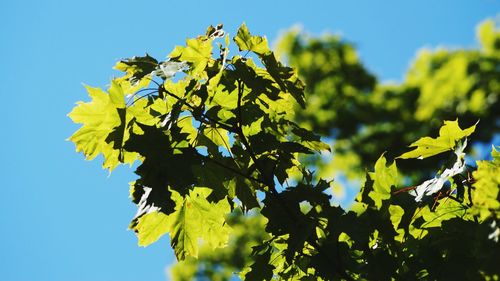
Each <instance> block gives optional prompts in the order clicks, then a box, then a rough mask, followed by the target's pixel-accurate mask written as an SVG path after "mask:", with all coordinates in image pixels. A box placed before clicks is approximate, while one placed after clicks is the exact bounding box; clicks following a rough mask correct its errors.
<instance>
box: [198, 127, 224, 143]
mask: <svg viewBox="0 0 500 281" xmlns="http://www.w3.org/2000/svg"><path fill="white" fill-rule="evenodd" d="M202 134H203V135H204V136H206V137H207V138H208V139H209V140H211V141H212V142H213V143H214V144H215V145H218V146H222V147H224V148H229V135H228V132H227V131H226V130H225V129H221V128H217V127H209V126H204V127H203V129H202Z"/></svg>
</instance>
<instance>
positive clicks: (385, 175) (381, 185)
mask: <svg viewBox="0 0 500 281" xmlns="http://www.w3.org/2000/svg"><path fill="white" fill-rule="evenodd" d="M386 163H387V160H386V159H385V157H384V155H383V154H382V155H381V156H380V158H379V159H378V160H377V162H376V163H375V172H373V173H369V175H370V178H371V179H372V180H373V190H372V191H370V192H369V193H368V196H370V198H372V199H373V201H374V202H375V207H376V208H377V209H380V208H381V207H382V201H383V200H387V199H389V198H390V197H391V187H393V186H397V184H398V182H399V180H398V168H397V167H396V162H393V163H392V164H391V165H389V166H386Z"/></svg>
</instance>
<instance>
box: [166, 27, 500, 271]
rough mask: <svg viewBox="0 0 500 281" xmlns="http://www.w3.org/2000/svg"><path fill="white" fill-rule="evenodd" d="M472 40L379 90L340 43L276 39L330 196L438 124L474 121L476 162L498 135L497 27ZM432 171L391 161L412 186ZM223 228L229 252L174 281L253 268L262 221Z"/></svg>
mask: <svg viewBox="0 0 500 281" xmlns="http://www.w3.org/2000/svg"><path fill="white" fill-rule="evenodd" d="M477 39H478V41H479V47H478V48H471V49H464V48H454V49H449V48H442V47H440V48H437V49H434V50H431V49H422V50H420V51H419V52H418V53H417V55H416V58H415V59H414V60H413V62H412V63H411V65H410V66H409V69H408V71H407V73H406V75H405V77H404V79H403V81H402V82H400V83H387V82H385V83H381V82H380V81H377V78H376V74H374V73H371V72H370V71H369V70H368V69H366V67H365V66H364V65H363V63H362V62H361V61H360V59H359V56H358V54H357V53H356V49H355V46H354V45H353V44H352V43H350V42H348V41H346V40H343V39H341V38H340V36H336V35H331V34H325V35H323V36H320V37H314V36H310V35H308V34H307V33H305V32H303V31H301V30H300V29H297V28H293V29H291V30H289V31H287V32H286V33H284V34H283V35H282V37H281V38H280V39H279V40H278V42H277V44H276V46H275V49H276V53H277V54H279V55H280V56H281V59H283V60H285V61H286V62H287V63H288V64H289V65H291V66H292V67H294V68H296V69H297V70H298V73H299V75H300V77H301V78H302V80H303V81H304V82H305V84H306V99H307V108H306V109H305V110H299V108H297V111H296V114H295V115H296V117H295V118H296V121H297V122H298V123H300V124H301V125H302V126H303V127H306V128H309V129H312V130H313V131H315V132H316V133H318V134H320V135H322V136H323V138H324V139H325V140H328V141H329V142H330V143H331V145H332V148H333V151H332V154H331V155H315V156H309V157H308V158H307V159H303V160H304V161H305V162H306V163H307V164H308V165H309V166H310V167H311V169H313V170H315V171H316V175H317V176H318V177H322V178H330V179H335V180H336V184H337V190H338V191H340V192H342V191H345V189H346V188H347V189H348V188H353V187H355V188H359V186H360V183H361V182H362V181H363V178H364V176H365V173H366V171H367V170H369V169H371V167H373V165H374V163H375V162H376V160H377V159H378V158H379V157H380V155H381V154H382V153H384V152H386V157H387V158H394V157H396V156H397V155H401V154H402V153H403V152H405V151H407V146H408V145H409V144H410V143H411V142H413V141H415V140H416V139H418V138H420V137H422V136H427V135H435V133H436V132H437V131H438V129H439V127H440V126H441V125H442V122H443V120H455V119H457V118H458V119H459V120H460V122H461V123H462V124H461V127H468V126H471V125H473V124H474V123H476V122H477V121H478V120H480V124H479V126H478V129H477V130H476V132H475V133H474V135H473V136H472V140H473V141H474V142H473V145H472V153H470V154H469V155H472V156H473V157H476V158H481V157H484V155H483V154H482V150H483V149H482V147H484V145H483V144H485V143H488V144H491V143H492V142H493V139H494V138H495V136H497V137H498V134H499V132H500V29H499V26H498V22H495V21H494V20H492V19H488V20H486V21H484V22H482V23H480V24H479V25H478V28H477ZM486 151H488V152H489V148H488V149H486ZM441 160H442V161H445V160H446V159H441ZM438 162H439V161H438ZM472 162H473V161H471V163H472ZM437 167H438V166H437V165H436V159H433V160H432V162H430V161H429V162H428V161H426V160H414V161H404V162H401V163H398V168H399V169H400V171H402V172H403V173H404V174H405V175H406V176H407V178H408V179H410V180H411V181H412V182H414V181H418V180H421V179H422V178H424V177H428V176H429V175H431V176H433V173H434V172H435V171H436V169H437ZM339 179H340V180H339ZM351 193H354V194H355V192H351ZM351 199H352V198H345V200H347V203H346V201H344V204H347V205H346V206H348V203H349V202H350V201H349V200H351ZM338 201H339V202H340V201H341V200H338ZM230 221H231V226H232V227H233V228H234V229H235V231H234V234H235V235H234V237H232V239H231V241H230V243H229V246H228V247H226V248H223V249H218V250H216V251H212V250H209V249H208V248H207V249H204V250H202V251H201V252H200V255H199V258H198V260H195V259H188V260H185V261H183V262H180V263H177V264H175V265H174V266H173V267H172V268H171V271H170V273H171V278H172V280H193V279H196V280H231V279H234V278H237V276H238V275H237V274H238V272H240V271H241V270H243V269H244V268H245V266H247V265H248V264H250V263H251V262H252V260H251V252H252V248H251V247H252V246H254V245H256V244H258V243H260V242H262V241H263V240H264V239H265V238H266V237H265V235H266V234H265V232H264V231H263V228H264V226H265V223H266V222H265V219H264V218H263V217H261V216H260V215H259V214H256V213H255V214H254V215H251V216H248V215H246V216H243V215H242V214H241V213H234V214H232V217H231V219H230Z"/></svg>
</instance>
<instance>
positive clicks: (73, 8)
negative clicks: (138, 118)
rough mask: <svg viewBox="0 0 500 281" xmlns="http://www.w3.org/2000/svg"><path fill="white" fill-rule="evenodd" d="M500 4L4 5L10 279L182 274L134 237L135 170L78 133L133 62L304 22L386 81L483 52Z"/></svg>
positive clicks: (161, 248) (3, 259) (123, 279)
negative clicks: (79, 104) (78, 114)
mask: <svg viewBox="0 0 500 281" xmlns="http://www.w3.org/2000/svg"><path fill="white" fill-rule="evenodd" d="M375 2H377V3H375ZM499 12H500V0H474V1H472V0H470V1H466V0H463V1H457V0H454V1H448V0H441V1H435V0H434V1H431V0H420V1H400V0H399V1H397V0H394V1H370V0H358V1H270V0H267V1H255V0H253V1H246V2H241V4H237V3H236V2H234V1H175V2H173V1H168V0H164V1H142V2H140V1H124V0H120V1H118V0H109V1H105V0H99V1H97V0H87V1H68V0H66V1H55V0H45V1H35V0H33V1H23V0H10V1H9V0H5V1H2V2H1V4H0V58H1V62H0V82H1V83H0V98H1V99H0V101H1V102H2V106H1V113H2V116H4V119H3V120H4V121H5V122H4V123H2V125H1V129H0V157H1V159H2V161H1V162H0V175H1V177H2V181H3V182H2V186H1V187H0V191H1V193H0V194H1V198H2V199H1V204H0V279H1V280H5V281H17V280H50V281H57V280H65V281H66V280H74V281H79V280H82V281H83V280H89V281H90V280H96V281H100V280H111V281H112V280H120V281H128V280H131V281H132V280H146V281H148V280H151V281H159V280H168V277H167V275H166V274H165V268H166V267H167V266H168V265H169V264H171V263H172V262H174V258H173V254H172V250H171V249H170V246H169V239H168V237H164V238H163V239H161V240H160V241H159V242H157V243H155V244H153V245H151V246H149V247H147V248H140V247H138V246H137V241H136V238H135V236H134V234H133V232H130V231H127V226H128V223H129V221H130V219H131V218H132V217H133V215H134V214H135V206H134V205H133V204H132V203H131V202H130V200H129V198H128V182H130V181H132V180H134V178H135V177H134V174H133V170H132V169H129V168H127V167H121V168H118V169H117V170H115V171H114V172H113V174H111V175H109V174H108V172H107V171H105V170H103V169H102V168H101V164H102V162H101V159H97V160H96V161H90V162H89V161H85V160H84V157H83V155H81V154H77V153H75V148H74V145H73V144H72V143H70V142H67V141H65V139H66V138H68V137H69V136H70V135H71V134H72V133H73V132H74V131H75V130H77V129H78V127H79V126H78V125H75V124H72V122H71V121H70V119H69V118H68V117H67V116H66V114H67V113H68V112H69V111H70V110H71V109H72V107H73V106H74V103H75V102H76V101H79V100H84V101H87V100H88V97H87V93H86V92H85V89H84V88H83V86H82V83H85V84H88V85H91V86H100V87H106V85H107V84H108V83H109V80H110V78H111V77H112V76H113V75H116V72H114V71H113V70H112V69H111V68H112V66H113V65H114V64H115V63H116V61H117V60H119V59H120V58H126V57H131V56H134V55H143V54H144V53H145V52H147V53H149V54H151V55H152V56H154V57H157V58H159V59H163V58H164V57H165V56H166V55H167V54H168V53H169V52H170V51H171V50H172V48H173V47H174V46H175V45H179V44H183V43H184V40H185V39H186V38H188V37H194V36H197V35H199V34H202V33H204V32H205V30H206V27H207V26H208V25H210V24H213V25H215V24H218V23H224V25H225V28H224V29H225V30H226V31H227V32H229V33H230V35H231V36H234V34H235V32H236V29H237V27H238V26H239V25H240V24H241V23H242V22H246V24H247V25H248V27H249V29H250V31H251V32H252V33H254V34H261V35H267V36H268V38H269V39H270V41H271V42H272V41H274V40H276V38H277V37H278V36H279V34H280V33H281V32H282V31H283V30H285V29H287V28H289V27H291V26H293V25H295V24H300V25H301V26H302V27H303V28H304V30H307V31H309V32H311V33H312V34H316V35H319V34H321V33H323V32H325V31H330V32H333V33H340V34H342V36H343V38H345V39H347V40H349V41H350V42H353V43H354V44H355V45H356V46H357V50H358V51H359V54H360V56H361V59H362V61H363V62H364V63H365V65H366V66H367V67H368V69H369V70H371V71H372V72H373V73H375V74H376V75H377V76H378V78H379V79H380V80H381V81H389V80H396V81H400V80H401V79H402V77H403V75H404V72H405V70H406V69H407V67H408V65H409V63H410V62H411V60H412V58H413V57H414V56H415V54H416V52H417V50H418V49H420V48H421V47H424V46H427V47H436V46H442V45H444V46H451V47H467V48H472V47H476V46H477V45H478V44H477V41H476V39H475V27H476V25H477V24H478V23H479V22H480V21H482V20H484V19H485V18H487V17H494V16H495V15H497V14H498V13H499ZM5 117H6V118H5Z"/></svg>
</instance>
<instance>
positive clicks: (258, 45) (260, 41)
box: [233, 24, 271, 55]
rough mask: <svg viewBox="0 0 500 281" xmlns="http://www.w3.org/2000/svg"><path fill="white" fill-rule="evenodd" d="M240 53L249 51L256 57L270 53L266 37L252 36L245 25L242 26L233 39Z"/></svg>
mask: <svg viewBox="0 0 500 281" xmlns="http://www.w3.org/2000/svg"><path fill="white" fill-rule="evenodd" d="M233 40H234V42H235V43H236V45H238V48H239V49H240V51H251V52H254V53H256V54H258V55H265V54H268V53H270V52H271V50H270V49H269V45H268V43H267V38H266V37H261V36H252V35H251V34H250V32H249V31H248V28H247V26H246V24H242V25H241V27H240V28H239V29H238V33H236V36H235V37H234V38H233Z"/></svg>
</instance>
